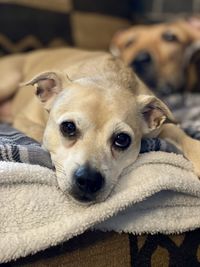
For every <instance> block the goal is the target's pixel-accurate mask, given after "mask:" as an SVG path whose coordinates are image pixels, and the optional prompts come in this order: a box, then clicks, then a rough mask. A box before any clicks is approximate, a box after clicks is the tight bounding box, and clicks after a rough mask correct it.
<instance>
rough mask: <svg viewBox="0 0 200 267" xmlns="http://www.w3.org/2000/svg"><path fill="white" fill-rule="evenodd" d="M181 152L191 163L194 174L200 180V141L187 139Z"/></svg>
mask: <svg viewBox="0 0 200 267" xmlns="http://www.w3.org/2000/svg"><path fill="white" fill-rule="evenodd" d="M183 152H184V156H185V157H186V158H187V159H189V160H190V161H191V162H192V164H193V167H194V172H195V174H196V175H197V176H198V177H199V178H200V141H198V140H195V139H192V138H187V141H186V142H185V143H184V149H183Z"/></svg>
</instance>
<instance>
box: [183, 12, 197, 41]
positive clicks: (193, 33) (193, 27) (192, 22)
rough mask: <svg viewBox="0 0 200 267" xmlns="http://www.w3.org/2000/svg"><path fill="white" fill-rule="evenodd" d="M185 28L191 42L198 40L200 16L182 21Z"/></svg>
mask: <svg viewBox="0 0 200 267" xmlns="http://www.w3.org/2000/svg"><path fill="white" fill-rule="evenodd" d="M183 26H184V27H185V29H186V30H187V32H188V34H189V36H190V39H191V42H195V41H199V39H200V17H195V16H194V17H189V18H187V19H186V20H185V21H184V25H183Z"/></svg>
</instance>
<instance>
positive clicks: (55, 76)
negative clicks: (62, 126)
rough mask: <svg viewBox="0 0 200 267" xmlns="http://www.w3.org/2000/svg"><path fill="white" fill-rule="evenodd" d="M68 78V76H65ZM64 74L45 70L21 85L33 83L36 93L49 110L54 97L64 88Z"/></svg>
mask: <svg viewBox="0 0 200 267" xmlns="http://www.w3.org/2000/svg"><path fill="white" fill-rule="evenodd" d="M65 78H67V76H66V77H65ZM63 80H64V75H63V74H61V73H58V72H43V73H40V74H38V75H37V76H35V77H34V78H33V79H31V80H30V81H28V82H25V83H23V84H21V86H27V85H33V86H34V87H35V89H36V90H35V94H36V96H37V97H38V98H39V99H40V101H41V102H42V103H43V104H44V107H45V109H47V110H49V109H50V106H51V103H52V102H53V100H54V98H55V97H56V95H58V93H59V92H60V91H61V90H62V88H63Z"/></svg>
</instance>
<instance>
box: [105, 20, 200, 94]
mask: <svg viewBox="0 0 200 267" xmlns="http://www.w3.org/2000/svg"><path fill="white" fill-rule="evenodd" d="M199 40H200V19H198V18H190V19H188V20H178V21H174V22H170V23H161V24H156V25H149V26H146V25H141V26H133V27H131V28H129V29H127V30H124V31H121V32H118V33H116V35H115V36H114V37H113V39H112V42H111V46H110V49H111V52H112V53H113V54H114V55H115V56H119V57H120V58H122V59H123V60H124V61H125V63H127V64H128V65H130V66H131V67H132V68H133V69H134V70H135V71H136V73H137V74H138V75H139V76H140V78H141V79H142V80H143V81H144V82H145V83H146V84H147V85H149V86H150V87H151V88H152V89H154V90H156V91H157V92H158V93H159V92H160V93H163V94H168V93H170V92H176V91H178V90H181V89H182V88H183V86H184V83H185V68H186V67H187V66H185V65H186V62H185V56H186V55H188V54H191V53H190V52H189V53H188V51H190V50H191V51H192V50H193V46H194V43H195V42H197V41H199ZM187 63H188V58H187Z"/></svg>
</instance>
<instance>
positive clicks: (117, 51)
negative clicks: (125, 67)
mask: <svg viewBox="0 0 200 267" xmlns="http://www.w3.org/2000/svg"><path fill="white" fill-rule="evenodd" d="M130 29H131V30H130ZM134 36H135V33H134V31H132V27H131V28H130V27H128V28H127V27H126V28H124V29H121V30H118V31H117V32H116V33H115V34H114V36H113V37H112V39H111V42H110V48H109V50H110V52H111V54H112V55H113V56H115V57H120V55H121V51H122V49H124V48H128V47H129V46H130V45H131V44H132V42H133V41H134Z"/></svg>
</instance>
